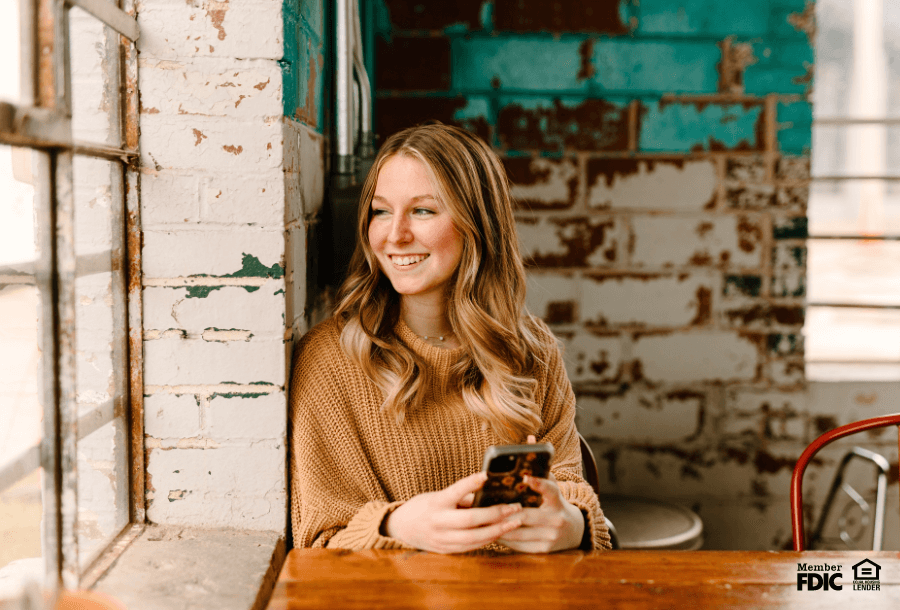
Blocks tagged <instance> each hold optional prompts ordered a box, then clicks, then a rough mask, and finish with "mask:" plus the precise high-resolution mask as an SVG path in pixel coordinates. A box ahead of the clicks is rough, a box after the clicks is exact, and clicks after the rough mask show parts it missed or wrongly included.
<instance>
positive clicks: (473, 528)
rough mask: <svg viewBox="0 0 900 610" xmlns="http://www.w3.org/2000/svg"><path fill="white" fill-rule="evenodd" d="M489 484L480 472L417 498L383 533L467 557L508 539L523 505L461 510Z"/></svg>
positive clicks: (390, 519)
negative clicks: (495, 542) (502, 537)
mask: <svg viewBox="0 0 900 610" xmlns="http://www.w3.org/2000/svg"><path fill="white" fill-rule="evenodd" d="M486 480H487V475H486V474H484V473H483V472H476V473H475V474H473V475H470V476H468V477H466V478H464V479H460V480H459V481H457V482H456V483H454V484H453V485H450V486H449V487H446V488H444V489H442V490H440V491H434V492H430V493H424V494H419V495H417V496H413V497H412V498H410V499H409V500H407V501H406V502H404V503H403V504H402V505H400V506H399V507H398V508H397V509H396V510H394V512H392V513H391V514H389V515H388V517H387V518H386V519H385V521H384V523H382V530H383V531H384V532H385V533H386V534H387V535H388V536H390V537H391V538H394V539H395V540H399V541H400V542H403V543H405V544H407V545H409V546H412V547H415V548H417V549H422V550H425V551H433V552H435V553H465V552H466V551H472V550H475V549H477V548H480V547H482V546H484V545H485V544H488V543H490V542H493V541H495V540H497V539H498V538H500V537H501V536H504V535H508V534H509V533H510V532H512V531H513V530H515V529H516V528H517V527H519V526H520V525H521V524H522V519H521V516H522V507H521V505H519V504H499V505H497V506H489V507H486V508H461V507H464V506H468V505H470V504H471V502H472V499H471V498H472V494H473V493H474V492H476V491H477V490H479V489H481V486H482V485H483V484H484V482H485V481H486ZM533 510H537V509H533ZM579 515H580V513H579ZM579 540H580V538H579Z"/></svg>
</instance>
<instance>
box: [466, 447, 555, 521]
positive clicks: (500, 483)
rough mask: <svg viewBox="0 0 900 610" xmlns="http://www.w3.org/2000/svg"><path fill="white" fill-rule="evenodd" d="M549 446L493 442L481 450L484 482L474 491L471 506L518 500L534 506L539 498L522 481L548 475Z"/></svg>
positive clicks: (525, 505) (526, 505) (550, 449)
mask: <svg viewBox="0 0 900 610" xmlns="http://www.w3.org/2000/svg"><path fill="white" fill-rule="evenodd" d="M552 460H553V445H551V444H550V443H538V444H534V445H494V446H492V447H488V449H487V451H485V452H484V467H483V469H484V471H485V472H486V473H487V475H488V478H487V481H485V482H484V485H483V486H482V487H481V489H480V490H479V491H478V492H476V493H475V501H474V502H473V503H472V506H479V507H482V506H493V505H495V504H513V503H515V502H518V503H520V504H521V505H522V506H523V507H532V508H535V507H538V506H540V505H541V502H542V501H543V497H542V496H541V494H539V493H538V492H536V491H534V490H533V489H531V488H530V487H529V486H528V485H527V484H526V483H524V482H523V481H522V477H524V476H525V475H530V476H534V477H538V478H540V479H546V478H547V477H548V476H549V475H550V462H551V461H552Z"/></svg>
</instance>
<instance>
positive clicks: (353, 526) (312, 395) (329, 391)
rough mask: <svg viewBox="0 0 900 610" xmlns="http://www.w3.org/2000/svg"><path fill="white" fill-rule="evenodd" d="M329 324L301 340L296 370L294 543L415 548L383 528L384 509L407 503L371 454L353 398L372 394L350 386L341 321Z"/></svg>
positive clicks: (293, 406) (292, 460)
mask: <svg viewBox="0 0 900 610" xmlns="http://www.w3.org/2000/svg"><path fill="white" fill-rule="evenodd" d="M322 326H323V327H324V328H316V329H313V330H312V331H310V332H309V333H308V334H307V335H306V336H305V337H304V339H303V340H302V341H301V342H300V344H299V345H298V346H297V350H298V356H297V359H296V362H295V364H294V367H293V373H292V376H291V389H290V405H291V458H290V467H291V525H292V528H293V536H294V546H296V547H298V548H306V547H326V546H327V547H329V548H344V549H351V550H363V549H392V548H408V547H406V546H405V545H403V544H402V543H401V542H399V541H397V540H395V539H393V538H389V537H386V536H382V535H381V534H380V532H379V529H380V526H381V522H382V521H383V520H384V518H385V516H386V515H387V514H388V513H389V512H390V511H392V510H393V509H394V508H396V507H397V506H399V505H400V504H401V502H390V501H389V499H388V497H387V495H386V494H385V492H384V490H383V488H382V486H381V483H380V482H379V481H378V478H377V477H376V475H375V473H374V472H373V471H372V467H371V464H370V463H369V460H368V459H367V458H366V455H365V452H364V450H363V448H362V446H361V442H360V438H359V434H358V429H357V423H356V418H355V417H354V414H353V405H354V404H356V405H359V404H364V403H365V401H363V400H359V399H358V398H360V397H355V396H353V395H351V394H350V393H348V390H347V388H348V387H350V386H351V385H352V384H348V383H347V367H346V363H344V362H343V353H342V352H341V351H340V346H339V344H338V341H337V339H338V336H339V335H338V334H337V333H338V331H337V329H336V325H334V324H333V323H330V322H329V323H325V324H324V325H322ZM341 370H343V371H344V373H343V375H341V373H340V371H341ZM354 398H356V399H357V400H354Z"/></svg>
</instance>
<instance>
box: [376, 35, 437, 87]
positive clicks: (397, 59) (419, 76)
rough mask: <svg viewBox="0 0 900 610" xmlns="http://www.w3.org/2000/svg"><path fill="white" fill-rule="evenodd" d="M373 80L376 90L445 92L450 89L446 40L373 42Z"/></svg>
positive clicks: (409, 39)
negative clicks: (374, 63) (374, 43)
mask: <svg viewBox="0 0 900 610" xmlns="http://www.w3.org/2000/svg"><path fill="white" fill-rule="evenodd" d="M375 53H376V56H377V57H378V63H377V64H376V70H375V78H376V81H375V82H376V83H378V88H379V89H380V90H382V91H383V90H386V89H387V90H394V91H446V90H447V89H449V88H450V40H449V39H448V38H445V37H443V36H440V37H432V38H423V37H417V38H404V37H400V36H394V37H393V38H392V39H391V41H390V42H387V41H385V40H383V39H382V38H381V37H378V38H377V48H376V51H375Z"/></svg>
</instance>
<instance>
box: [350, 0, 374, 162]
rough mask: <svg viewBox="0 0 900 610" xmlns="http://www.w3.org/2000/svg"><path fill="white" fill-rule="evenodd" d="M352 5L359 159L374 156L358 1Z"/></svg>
mask: <svg viewBox="0 0 900 610" xmlns="http://www.w3.org/2000/svg"><path fill="white" fill-rule="evenodd" d="M350 1H351V2H352V3H353V71H354V74H355V75H356V80H357V82H358V83H359V93H360V99H359V114H360V137H359V144H358V148H357V153H358V155H359V156H360V157H361V158H364V159H365V158H368V157H374V156H375V147H374V138H373V134H372V86H371V83H370V82H369V74H368V72H367V71H366V65H365V62H364V61H363V45H362V26H361V25H360V15H359V1H358V0H350Z"/></svg>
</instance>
